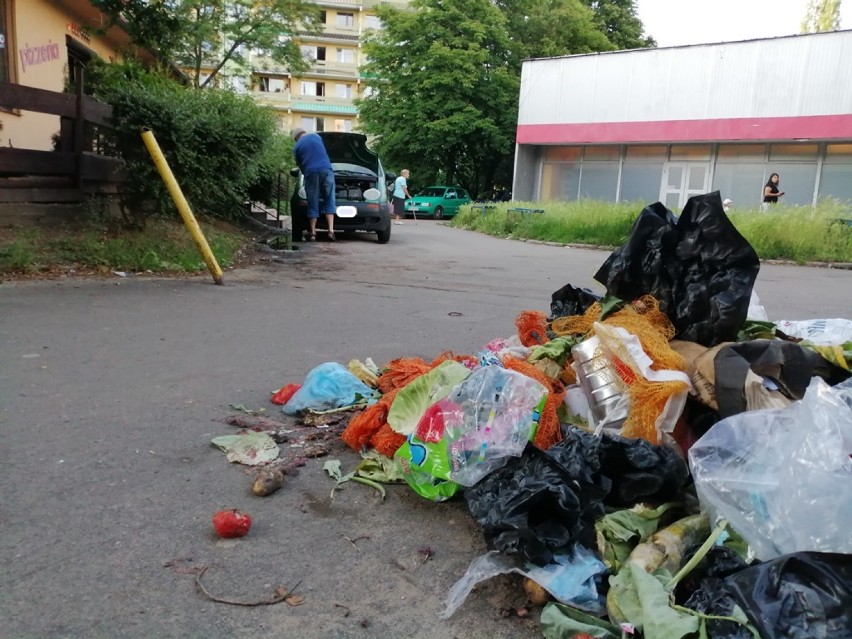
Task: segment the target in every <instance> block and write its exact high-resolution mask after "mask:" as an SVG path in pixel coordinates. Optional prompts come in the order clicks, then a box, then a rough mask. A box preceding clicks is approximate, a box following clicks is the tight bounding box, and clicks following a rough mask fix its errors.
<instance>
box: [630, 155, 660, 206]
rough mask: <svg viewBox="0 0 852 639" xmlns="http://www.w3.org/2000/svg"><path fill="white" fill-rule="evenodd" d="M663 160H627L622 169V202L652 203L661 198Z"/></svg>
mask: <svg viewBox="0 0 852 639" xmlns="http://www.w3.org/2000/svg"><path fill="white" fill-rule="evenodd" d="M662 181H663V163H662V162H635V161H634V162H625V163H624V166H623V168H622V171H621V197H620V198H619V199H620V200H621V201H622V202H638V201H641V202H642V203H644V204H651V203H652V202H657V201H658V200H659V199H660V184H661V183H662Z"/></svg>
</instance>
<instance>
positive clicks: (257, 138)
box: [90, 62, 292, 224]
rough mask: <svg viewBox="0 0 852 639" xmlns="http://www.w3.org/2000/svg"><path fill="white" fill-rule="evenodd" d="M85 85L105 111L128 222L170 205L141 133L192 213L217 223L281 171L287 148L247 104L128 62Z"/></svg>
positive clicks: (262, 112)
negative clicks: (109, 112) (121, 172)
mask: <svg viewBox="0 0 852 639" xmlns="http://www.w3.org/2000/svg"><path fill="white" fill-rule="evenodd" d="M92 76H93V77H92V78H91V79H90V81H91V83H92V86H91V89H92V91H93V93H94V95H95V96H96V97H98V98H99V99H102V100H104V101H105V102H107V103H109V104H110V105H111V106H112V108H113V125H114V126H115V128H116V137H115V139H116V145H117V149H118V152H119V154H120V155H121V157H123V158H124V160H125V161H126V162H127V169H128V173H129V178H128V181H127V183H126V184H125V185H124V187H123V193H122V197H123V200H124V203H125V205H126V207H127V209H128V210H129V211H130V214H131V215H132V218H133V220H134V221H135V222H136V223H139V224H141V223H144V220H145V218H146V217H147V216H148V215H151V214H152V213H155V214H174V212H175V206H174V203H173V202H172V200H171V197H170V196H169V195H168V191H167V190H166V187H165V184H164V183H163V180H162V178H160V176H159V174H158V173H157V171H156V168H155V166H154V163H153V161H152V159H151V156H150V154H149V153H148V151H147V149H146V148H145V145H144V143H143V142H142V137H141V132H142V130H143V129H144V128H149V129H151V131H152V132H153V134H154V136H155V138H156V140H157V143H158V144H159V146H160V148H161V149H162V151H163V155H164V156H165V157H166V160H167V161H168V163H169V166H170V168H171V170H172V172H173V173H174V175H175V179H176V180H177V182H178V184H179V185H180V187H181V190H182V191H183V194H184V195H185V196H186V198H187V200H188V201H189V203H190V206H191V207H192V209H193V210H194V211H195V212H196V213H201V214H207V215H212V216H215V217H219V218H223V219H234V218H237V217H239V216H241V215H242V214H243V203H244V202H245V200H246V199H247V197H248V194H249V192H253V194H254V195H257V193H258V188H259V186H260V185H263V184H266V185H268V184H271V183H272V182H273V181H274V180H272V177H273V175H274V174H275V173H276V172H277V171H278V170H279V169H282V168H285V167H286V166H289V162H290V161H289V156H290V151H291V148H292V143H291V142H290V140H289V139H288V138H286V137H285V136H282V135H280V134H279V133H278V128H277V125H276V121H275V117H274V116H273V115H272V113H271V112H270V111H268V110H267V109H264V108H262V107H259V106H257V105H256V104H255V103H254V102H253V101H252V100H251V98H249V97H247V96H240V95H236V94H234V93H232V92H229V91H220V90H216V89H205V90H196V89H192V88H188V87H184V86H181V85H180V84H178V83H176V82H174V81H172V80H170V79H169V78H167V77H165V76H164V75H162V74H158V73H155V72H147V71H144V70H142V69H141V68H140V67H139V66H138V64H136V63H134V62H126V63H122V64H110V65H101V66H100V67H98V68H97V69H95V70H94V73H93V74H92Z"/></svg>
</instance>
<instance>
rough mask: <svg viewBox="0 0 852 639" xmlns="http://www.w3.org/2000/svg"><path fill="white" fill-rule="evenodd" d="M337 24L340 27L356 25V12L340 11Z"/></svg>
mask: <svg viewBox="0 0 852 639" xmlns="http://www.w3.org/2000/svg"><path fill="white" fill-rule="evenodd" d="M337 26H338V27H354V26H355V14H354V13H338V14H337Z"/></svg>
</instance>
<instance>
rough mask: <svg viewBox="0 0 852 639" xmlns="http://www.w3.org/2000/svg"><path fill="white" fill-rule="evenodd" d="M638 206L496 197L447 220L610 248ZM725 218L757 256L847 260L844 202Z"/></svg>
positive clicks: (851, 240) (851, 248)
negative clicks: (499, 199) (499, 200)
mask: <svg viewBox="0 0 852 639" xmlns="http://www.w3.org/2000/svg"><path fill="white" fill-rule="evenodd" d="M644 206H645V205H644V204H643V203H642V202H632V203H631V202H627V203H624V202H621V203H618V204H615V203H611V202H598V201H594V200H584V201H579V202H545V203H542V202H502V203H499V204H495V205H494V208H492V209H489V210H488V212H487V213H484V214H483V213H482V212H481V211H479V210H476V209H471V208H470V207H469V206H466V207H463V208H462V210H461V212H460V213H459V214H458V215H457V216H456V217H454V218H453V220H452V222H451V224H452V225H453V226H457V227H461V228H467V229H471V230H474V231H479V232H481V233H486V234H488V235H494V236H497V237H506V236H511V237H514V238H518V239H531V240H541V241H547V242H557V243H562V244H589V245H592V246H605V247H614V246H620V245H622V244H623V243H624V242H625V241H626V240H627V237H628V235H629V234H630V228H631V227H632V225H633V222H634V221H635V220H636V218H637V217H638V216H639V213H640V212H641V211H642V209H643V208H644ZM512 208H541V209H544V211H545V212H544V213H541V214H521V213H512V212H509V209H512ZM729 217H730V219H731V221H732V222H733V223H734V226H736V227H737V229H738V230H739V231H740V233H742V234H743V236H744V237H745V238H746V239H747V240H748V241H749V242H750V243H751V245H752V246H753V247H754V250H755V251H757V254H758V256H760V258H761V259H785V260H793V261H795V262H799V263H804V262H852V227H850V226H848V225H846V224H844V223H843V222H840V221H838V220H840V219H848V218H852V210H850V208H849V206H848V205H844V204H842V203H839V202H836V201H830V200H829V201H825V202H822V203H820V205H819V206H817V207H816V208H812V207H791V206H779V207H777V208H775V209H773V210H772V211H770V212H768V213H762V212H761V211H760V210H759V209H753V210H742V211H739V210H738V211H735V212H731V213H730V215H729Z"/></svg>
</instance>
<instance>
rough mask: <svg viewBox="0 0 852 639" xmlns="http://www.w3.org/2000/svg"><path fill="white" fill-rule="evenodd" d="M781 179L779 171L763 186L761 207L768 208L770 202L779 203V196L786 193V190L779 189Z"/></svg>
mask: <svg viewBox="0 0 852 639" xmlns="http://www.w3.org/2000/svg"><path fill="white" fill-rule="evenodd" d="M780 181H781V177H780V176H779V175H778V174H777V173H773V174H772V175H770V176H769V181H768V182H767V183H766V186H764V187H763V204H762V205H761V207H760V208H761V209H762V210H764V211H766V210H768V209H769V205H770V204H778V198H779V197H781V196H782V195H784V191H781V190H779V189H778V183H779V182H780Z"/></svg>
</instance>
